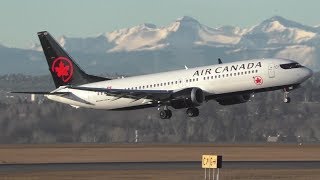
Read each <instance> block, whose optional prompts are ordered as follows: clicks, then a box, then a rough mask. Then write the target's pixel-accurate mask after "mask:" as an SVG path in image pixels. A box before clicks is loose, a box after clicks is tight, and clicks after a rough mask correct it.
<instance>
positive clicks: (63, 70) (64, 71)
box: [54, 61, 70, 77]
mask: <svg viewBox="0 0 320 180" xmlns="http://www.w3.org/2000/svg"><path fill="white" fill-rule="evenodd" d="M69 67H70V66H65V65H64V63H63V62H62V61H60V63H59V66H58V67H55V68H54V70H55V71H56V73H57V76H58V77H61V76H69V73H68V71H69Z"/></svg>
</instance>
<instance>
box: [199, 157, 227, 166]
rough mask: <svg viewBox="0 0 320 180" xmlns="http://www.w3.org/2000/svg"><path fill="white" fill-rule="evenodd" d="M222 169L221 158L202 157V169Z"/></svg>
mask: <svg viewBox="0 0 320 180" xmlns="http://www.w3.org/2000/svg"><path fill="white" fill-rule="evenodd" d="M221 167H222V156H218V155H202V168H206V169H207V168H210V169H217V168H221Z"/></svg>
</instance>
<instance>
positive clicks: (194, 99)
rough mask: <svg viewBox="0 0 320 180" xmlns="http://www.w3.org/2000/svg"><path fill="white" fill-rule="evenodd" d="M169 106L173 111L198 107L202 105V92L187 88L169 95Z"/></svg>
mask: <svg viewBox="0 0 320 180" xmlns="http://www.w3.org/2000/svg"><path fill="white" fill-rule="evenodd" d="M171 99H172V100H171V101H170V105H171V106H172V107H173V108H175V109H181V108H187V107H195V106H200V105H201V104H202V103H203V100H204V96H203V91H202V89H200V88H188V89H184V90H181V91H178V92H176V93H174V94H172V95H171Z"/></svg>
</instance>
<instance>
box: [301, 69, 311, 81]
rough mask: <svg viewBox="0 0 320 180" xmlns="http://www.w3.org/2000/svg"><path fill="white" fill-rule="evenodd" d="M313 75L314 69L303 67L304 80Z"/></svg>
mask: <svg viewBox="0 0 320 180" xmlns="http://www.w3.org/2000/svg"><path fill="white" fill-rule="evenodd" d="M312 75H313V71H312V70H311V69H309V68H307V67H304V68H303V81H305V80H307V79H309V78H310V77H311V76H312Z"/></svg>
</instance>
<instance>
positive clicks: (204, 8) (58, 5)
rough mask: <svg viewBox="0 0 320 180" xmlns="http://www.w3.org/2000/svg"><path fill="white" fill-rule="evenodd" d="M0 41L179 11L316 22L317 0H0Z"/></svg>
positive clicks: (214, 18)
mask: <svg viewBox="0 0 320 180" xmlns="http://www.w3.org/2000/svg"><path fill="white" fill-rule="evenodd" d="M0 2H1V3H0V28H1V33H0V43H1V44H4V45H6V46H10V47H27V46H28V45H30V44H31V43H32V42H36V41H37V36H36V32H38V31H42V30H47V31H49V32H50V33H51V34H53V35H54V36H61V35H67V36H71V37H80V36H81V37H87V36H94V35H96V34H98V33H101V32H107V31H112V30H116V29H119V28H124V27H130V26H134V25H138V24H141V23H144V22H148V23H153V24H156V25H158V26H165V25H168V24H169V23H171V22H172V21H174V20H175V19H177V18H178V17H182V16H184V15H188V16H192V17H194V18H196V19H197V20H199V21H200V22H201V23H202V24H205V25H208V26H210V27H218V26H222V25H234V26H240V27H249V26H253V25H255V24H257V23H259V22H261V21H262V20H265V19H267V18H270V17H272V16H274V15H280V16H283V17H285V18H287V19H290V20H294V21H298V22H300V23H303V24H306V25H312V26H314V25H318V24H320V18H319V17H320V10H319V7H320V1H319V0H1V1H0Z"/></svg>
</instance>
